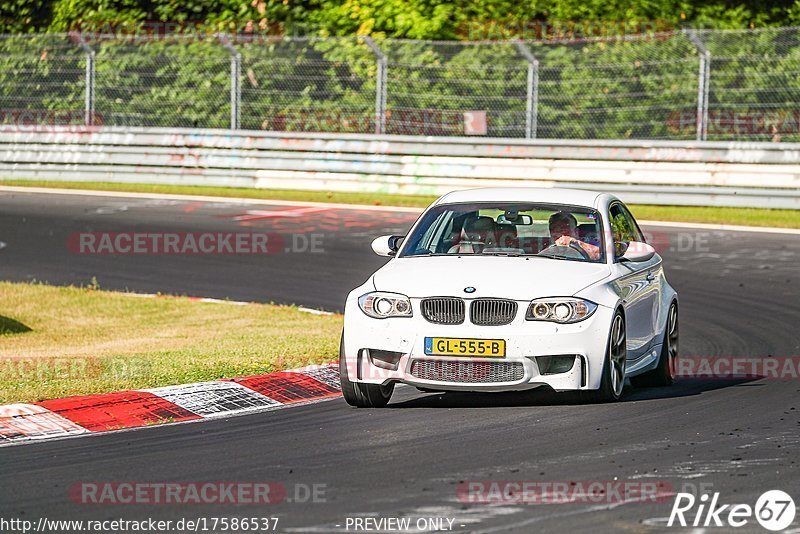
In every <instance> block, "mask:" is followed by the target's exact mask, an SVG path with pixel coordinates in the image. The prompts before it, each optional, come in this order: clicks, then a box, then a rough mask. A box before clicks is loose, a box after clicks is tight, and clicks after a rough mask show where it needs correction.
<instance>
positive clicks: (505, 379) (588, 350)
mask: <svg viewBox="0 0 800 534" xmlns="http://www.w3.org/2000/svg"><path fill="white" fill-rule="evenodd" d="M411 302H412V309H413V314H414V315H413V317H402V318H389V319H373V318H371V317H368V316H367V315H365V314H364V313H363V312H362V311H361V309H360V308H359V307H358V303H357V296H354V294H351V296H350V297H349V298H348V302H347V305H346V308H345V326H344V354H345V359H346V364H347V372H348V378H349V379H350V380H351V381H353V382H362V383H370V384H388V383H391V382H399V383H404V384H410V385H413V386H416V387H419V388H422V389H431V390H437V391H516V390H525V389H532V388H536V387H541V386H549V387H551V388H552V389H554V390H556V391H569V390H582V389H597V388H598V387H599V386H600V379H601V374H602V369H603V364H604V362H605V355H606V345H607V342H608V332H609V326H610V324H611V318H612V315H613V310H611V309H610V308H607V307H604V306H598V308H597V310H596V311H595V312H594V313H593V314H592V316H591V317H589V318H588V319H585V320H584V321H581V322H579V323H574V324H566V325H562V324H556V323H550V322H539V321H526V320H525V317H524V315H525V310H526V309H527V306H528V302H522V301H520V302H519V303H518V312H517V316H516V317H515V319H514V321H513V322H512V323H510V324H508V325H503V326H478V325H474V324H471V323H470V322H469V318H467V319H466V321H465V322H464V323H463V324H460V325H440V324H433V323H430V322H428V321H427V320H426V319H425V318H424V317H423V316H422V314H421V313H420V299H411ZM426 337H447V338H470V339H503V340H505V342H506V354H505V356H504V357H502V358H500V357H491V358H490V357H469V356H431V355H427V354H425V338H426ZM375 351H391V352H395V353H398V356H399V360H398V361H397V366H396V369H387V368H385V367H386V365H385V364H383V365H381V362H378V364H376V363H375V359H374V358H373V355H374V354H375ZM569 355H572V356H574V363H573V365H572V367H571V368H570V369H569V370H568V371H565V372H560V373H555V374H544V373H542V372H541V371H540V365H539V362H540V361H537V358H539V357H547V356H569Z"/></svg>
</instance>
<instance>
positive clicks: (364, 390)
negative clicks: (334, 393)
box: [339, 335, 394, 408]
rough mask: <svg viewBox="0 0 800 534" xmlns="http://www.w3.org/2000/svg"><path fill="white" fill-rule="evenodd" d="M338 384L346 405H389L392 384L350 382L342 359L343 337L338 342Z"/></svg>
mask: <svg viewBox="0 0 800 534" xmlns="http://www.w3.org/2000/svg"><path fill="white" fill-rule="evenodd" d="M339 383H340V384H341V386H342V396H343V397H344V400H345V401H347V404H349V405H350V406H356V407H358V408H383V407H384V406H386V405H387V404H388V403H389V399H390V398H391V397H392V393H393V392H394V383H392V384H387V385H385V386H384V385H381V384H361V383H359V382H351V381H350V379H349V378H348V375H347V360H346V359H345V357H344V335H342V339H341V341H340V342H339Z"/></svg>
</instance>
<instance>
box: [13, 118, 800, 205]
mask: <svg viewBox="0 0 800 534" xmlns="http://www.w3.org/2000/svg"><path fill="white" fill-rule="evenodd" d="M0 154H2V157H0V181H2V179H40V180H77V181H104V182H137V183H151V184H152V183H160V184H179V185H213V186H234V187H255V188H272V189H307V190H330V191H359V192H384V193H407V194H442V193H444V192H447V191H450V190H453V189H463V188H469V187H487V186H531V187H565V188H581V189H595V190H601V191H608V192H612V193H615V194H617V195H619V196H620V198H622V199H623V200H625V201H627V202H631V203H648V204H671V205H705V206H747V207H761V208H790V209H800V144H789V143H737V142H680V141H578V140H576V141H570V140H538V141H537V140H522V139H490V138H469V137H418V136H377V135H360V134H349V135H348V134H302V133H287V132H263V131H241V130H238V131H235V132H234V131H227V130H184V129H166V128H129V129H125V130H117V129H113V128H96V129H94V128H89V129H86V128H77V127H64V128H49V129H48V130H47V131H22V130H15V131H0Z"/></svg>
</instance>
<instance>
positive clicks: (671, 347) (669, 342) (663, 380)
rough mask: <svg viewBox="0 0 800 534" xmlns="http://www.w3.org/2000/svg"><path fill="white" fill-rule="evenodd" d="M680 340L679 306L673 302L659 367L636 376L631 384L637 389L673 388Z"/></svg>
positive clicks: (668, 316) (665, 329) (665, 330)
mask: <svg viewBox="0 0 800 534" xmlns="http://www.w3.org/2000/svg"><path fill="white" fill-rule="evenodd" d="M679 340H680V335H679V330H678V304H677V303H676V302H673V303H672V304H671V305H670V307H669V314H668V315H667V325H666V327H665V328H664V342H663V343H662V345H661V354H660V355H659V357H658V367H656V368H655V369H653V370H652V371H647V372H646V373H642V374H640V375H639V376H634V377H633V378H631V383H632V384H633V385H634V386H636V387H637V388H641V387H666V386H671V385H672V383H673V382H674V381H675V366H676V362H677V360H678V342H679Z"/></svg>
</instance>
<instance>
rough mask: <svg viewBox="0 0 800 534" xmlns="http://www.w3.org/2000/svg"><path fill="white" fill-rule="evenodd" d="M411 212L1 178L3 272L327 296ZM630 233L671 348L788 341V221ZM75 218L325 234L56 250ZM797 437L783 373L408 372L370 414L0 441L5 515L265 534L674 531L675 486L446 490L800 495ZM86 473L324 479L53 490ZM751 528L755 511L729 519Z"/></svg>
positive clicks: (757, 346)
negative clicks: (311, 498)
mask: <svg viewBox="0 0 800 534" xmlns="http://www.w3.org/2000/svg"><path fill="white" fill-rule="evenodd" d="M284 210H290V211H292V210H293V211H292V213H291V214H290V213H289V212H286V213H282V214H281V213H280V212H282V211H284ZM414 219H415V214H414V213H402V212H393V213H389V212H380V211H368V210H358V211H351V210H338V209H320V210H319V211H303V210H302V209H298V208H296V207H289V206H270V205H268V204H264V205H246V206H245V205H237V204H236V203H234V202H221V203H204V202H196V201H188V200H187V201H173V200H147V199H124V198H103V197H87V196H61V195H45V194H30V193H2V192H0V242H4V243H6V246H5V247H2V248H0V278H2V279H6V280H18V281H21V280H34V279H35V280H43V281H48V282H50V283H55V284H68V283H73V284H88V283H89V282H90V281H91V279H92V277H96V279H97V281H98V283H99V284H100V286H101V287H102V288H105V289H130V290H135V291H143V292H155V291H161V292H167V293H178V294H188V295H197V296H211V297H219V298H231V299H236V300H254V301H276V302H285V303H296V304H301V305H305V306H312V307H321V308H324V309H329V310H339V309H341V306H342V304H343V300H344V297H345V295H346V294H347V292H348V291H349V289H351V288H352V287H354V286H355V285H357V284H359V283H361V282H362V281H363V280H364V279H366V277H367V276H368V275H369V274H370V273H371V272H372V271H373V270H374V269H375V268H376V267H377V266H379V265H380V264H381V262H382V260H381V259H380V258H378V257H377V256H374V255H373V254H372V253H371V251H370V250H369V242H370V240H371V238H372V237H374V236H376V235H380V234H383V233H393V232H403V231H404V230H405V229H406V228H408V226H409V225H410V224H411V223H412V222H413V220H414ZM645 230H646V231H648V232H651V233H652V237H651V240H652V242H654V243H655V244H656V246H657V248H658V249H659V251H660V252H661V254H662V256H663V257H664V262H665V267H666V272H667V277H668V279H669V281H670V283H671V284H672V285H673V286H674V287H675V288H676V289H677V291H678V293H679V295H680V298H681V352H682V354H684V355H694V356H717V357H744V356H748V357H768V356H777V357H788V356H798V355H800V327H799V326H798V325H800V298H799V297H800V290H798V283H800V269H798V266H797V262H798V259H800V236H796V235H779V234H769V233H751V232H730V231H724V232H723V231H709V230H692V229H679V228H665V227H650V228H645ZM90 231H92V232H133V231H136V232H144V231H147V232H200V231H215V232H216V231H265V232H274V233H275V234H279V235H281V236H283V239H284V242H286V243H288V242H289V241H291V239H292V237H291V236H292V234H299V235H303V236H306V237H309V236H312V235H314V236H317V238H316V239H317V242H318V243H319V244H321V246H319V247H317V250H316V251H313V252H312V251H309V250H305V251H303V250H302V249H303V246H304V244H303V243H299V244H298V243H295V245H296V246H295V251H288V252H287V251H282V252H280V253H276V254H271V255H266V256H263V255H262V256H246V255H217V256H168V255H166V256H165V255H162V256H152V255H139V256H136V255H130V256H115V255H88V254H76V253H74V251H70V249H69V247H68V245H67V243H68V240H69V239H70V236H71V235H72V234H74V233H76V232H90ZM286 236H288V237H286ZM303 239H304V238H303ZM303 239H301V241H302V240H303ZM287 246H288V247H289V248H291V246H290V245H287ZM420 275H421V276H422V275H424V273H420ZM1 297H2V296H1V295H0V306H1V305H2V299H1ZM0 342H2V341H0ZM332 356H333V355H332ZM799 451H800V380H797V379H795V380H786V381H777V380H768V379H756V380H742V379H739V380H733V379H730V380H725V379H714V380H712V379H683V380H681V381H679V382H678V383H676V385H675V386H673V387H672V388H653V389H632V388H631V389H629V390H628V392H627V394H626V396H625V397H624V399H623V402H620V403H618V404H611V405H580V404H577V403H574V402H571V401H570V400H569V399H564V398H562V397H559V396H555V395H547V394H544V393H536V392H534V393H533V394H531V393H526V394H503V395H477V396H476V395H465V394H458V395H438V394H426V393H421V392H419V391H417V390H415V389H412V388H408V387H405V388H400V389H398V390H397V391H396V393H395V396H394V397H393V400H392V403H391V404H390V405H389V407H388V408H387V409H382V410H356V409H351V408H350V407H348V406H347V405H346V404H345V403H344V401H343V400H341V399H335V400H331V401H326V402H321V403H316V404H311V405H306V406H300V407H295V408H290V409H285V410H280V411H273V412H263V413H258V414H252V415H247V416H241V417H233V418H228V419H220V420H214V421H208V422H204V423H200V424H187V425H174V426H166V427H154V428H147V429H143V430H139V431H133V432H120V433H114V434H106V435H92V436H88V437H80V438H76V439H68V440H62V441H54V442H45V443H38V444H32V445H24V446H15V447H5V448H2V449H0V518H6V519H9V518H27V519H31V520H34V521H36V520H38V518H40V517H43V516H44V517H47V518H49V519H71V518H84V519H89V518H91V519H111V518H116V517H126V518H136V519H143V518H148V517H154V518H162V519H180V518H197V517H264V516H266V517H269V516H277V517H279V518H280V522H279V527H278V531H281V532H289V531H294V532H345V525H346V521H347V518H348V517H351V518H352V517H356V516H358V517H366V516H369V517H396V516H406V517H411V518H413V519H414V520H416V519H417V518H419V517H444V518H451V519H454V522H453V527H452V528H453V530H454V531H456V532H668V531H670V530H676V529H668V528H665V527H664V526H663V520H662V519H661V518H665V517H667V516H668V515H669V512H670V509H671V506H672V502H673V500H672V498H668V499H666V500H663V501H661V502H655V503H637V502H633V503H627V504H621V503H618V502H605V501H601V502H592V503H577V504H551V505H531V504H525V505H518V504H515V503H512V502H506V503H500V504H493V505H487V504H469V503H465V502H462V500H461V499H460V498H459V492H458V488H460V487H462V486H463V484H464V483H468V482H469V481H475V480H478V481H480V480H487V479H495V480H518V481H534V482H547V481H592V480H600V481H612V480H627V481H631V480H633V481H655V482H659V483H663V484H666V485H668V486H669V487H671V488H673V489H675V490H678V491H679V490H681V489H687V490H698V491H699V490H703V491H705V492H706V493H714V492H719V493H720V502H722V503H731V504H738V503H746V504H750V505H751V506H752V505H754V504H755V501H756V499H757V498H758V496H759V495H761V494H762V493H763V492H764V491H766V490H770V489H782V490H784V491H786V492H788V493H789V494H790V495H792V496H793V497H794V498H795V501H797V502H798V503H799V504H800V469H799V468H798V467H799V466H798V462H800V455H799V454H798V452H799ZM85 481H97V482H99V481H140V482H142V481H147V482H156V481H161V482H163V481H182V482H200V481H231V482H232V481H274V482H278V483H280V484H283V485H284V486H286V487H287V488H290V497H291V496H292V491H295V490H293V489H292V488H298V487H300V488H303V487H306V486H311V485H314V484H316V485H320V486H318V487H324V498H320V499H318V501H319V502H314V503H308V502H283V503H281V504H275V505H272V506H259V507H253V506H247V505H241V506H235V507H234V506H211V505H183V506H148V505H127V506H110V505H96V506H89V505H79V504H76V503H74V502H73V501H71V500H70V498H69V494H68V489H69V488H70V486H72V485H73V484H76V483H80V482H85ZM298 485H299V486H298ZM293 500H294V501H302V500H303V499H297V498H295V499H293ZM606 500H608V499H606ZM337 525H339V526H338V527H337ZM798 525H800V519H796V520H795V524H794V527H793V528H798ZM759 528H760V527H758V525H757V524H756V523H755V521H754V520H751V521H750V525H749V526H747V527H745V528H742V529H738V530H737V531H739V532H756V531H763V530H759ZM711 530H712V531H713V529H711ZM716 530H717V531H722V530H720V529H716ZM726 530H727V529H726ZM351 531H352V529H351Z"/></svg>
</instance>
